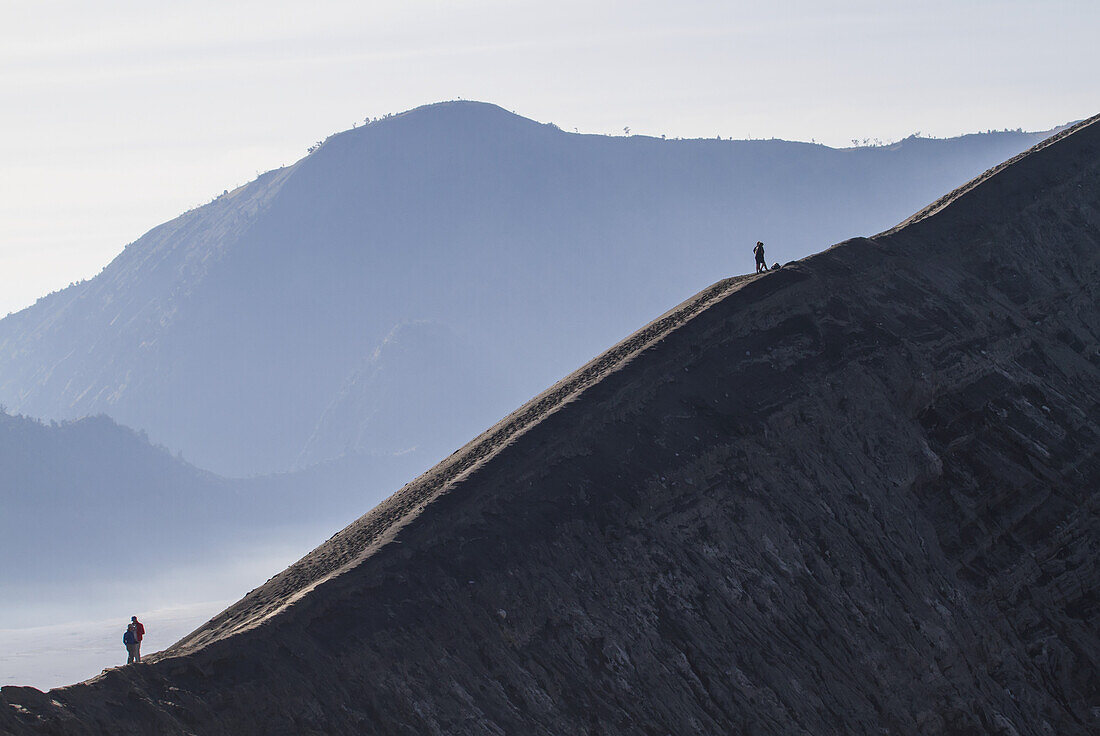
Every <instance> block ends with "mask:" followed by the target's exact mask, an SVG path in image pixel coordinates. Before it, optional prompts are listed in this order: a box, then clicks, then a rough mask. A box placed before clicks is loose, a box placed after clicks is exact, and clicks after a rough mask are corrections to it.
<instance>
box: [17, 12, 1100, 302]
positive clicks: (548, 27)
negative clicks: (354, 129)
mask: <svg viewBox="0 0 1100 736" xmlns="http://www.w3.org/2000/svg"><path fill="white" fill-rule="evenodd" d="M1098 28H1100V3H1097V2H1096V1H1095V0H1045V1H1044V2H1036V0H1028V1H1026V2H1024V1H1021V0H988V1H986V0H952V1H950V2H947V1H941V0H931V1H928V0H926V1H922V2H912V0H909V1H908V2H904V3H903V2H892V1H891V0H874V1H873V2H872V1H864V0H858V1H857V0H848V1H843V2H831V3H830V2H821V1H820V0H787V1H783V0H773V1H772V2H766V3H762V2H759V1H758V0H755V1H754V2H730V1H728V0H727V1H724V2H718V1H708V2H704V1H701V0H679V1H678V2H675V3H673V2H647V1H646V0H635V1H634V2H600V1H599V0H586V1H585V2H579V1H575V0H558V2H554V3H548V2H524V1H522V0H509V1H508V2H504V1H503V0H500V1H498V0H464V1H459V2H455V1H454V0H452V1H451V2H430V1H426V0H375V1H373V2H372V1H371V0H350V1H337V0H329V1H324V0H320V1H318V0H314V1H313V2H309V3H305V2H296V3H288V2H279V1H278V0H263V1H262V2H260V1H253V0H246V1H235V0H217V1H216V2H215V1H213V0H190V1H189V2H186V3H166V2H155V1H154V2H150V1H149V0H140V1H139V2H110V1H107V2H100V3H90V2H87V1H86V0H35V1H34V2H22V1H16V0H0V100H2V101H3V108H2V114H0V133H2V135H0V172H2V173H0V316H2V315H3V314H5V313H6V312H8V311H9V310H13V309H17V308H21V307H23V306H26V305H27V304H29V303H31V302H33V301H34V299H35V298H36V297H38V296H40V295H42V294H44V293H46V292H48V291H51V290H53V289H57V288H60V287H62V286H64V285H66V284H67V283H68V282H70V281H73V280H79V279H81V278H84V277H88V276H91V275H94V274H95V273H96V272H97V271H98V270H99V269H100V268H101V267H102V266H103V265H105V264H106V263H107V262H108V261H109V260H110V259H111V258H112V257H113V256H114V255H115V254H116V253H118V251H120V250H121V249H122V247H123V246H124V245H125V244H126V243H127V242H129V241H132V240H135V239H136V238H138V237H139V236H140V235H141V234H142V233H144V232H145V231H146V230H148V229H149V228H151V227H152V226H154V225H156V224H158V223H160V222H163V221H165V220H168V219H170V218H172V217H174V216H175V215H177V214H179V213H181V212H182V211H184V210H186V209H188V208H190V207H193V206H195V205H198V204H202V203H204V202H206V201H208V200H209V199H210V198H211V197H213V196H214V195H215V194H217V193H219V192H221V191H222V190H223V189H232V188H233V187H234V186H236V185H239V184H243V183H245V182H247V181H249V180H250V179H252V178H254V177H255V176H256V174H257V173H259V172H262V171H266V170H268V169H272V168H276V167H278V166H280V165H283V164H287V163H291V162H293V161H294V160H296V159H298V158H300V157H301V156H302V155H304V153H305V149H306V148H307V146H309V145H310V144H311V143H313V142H314V141H316V140H318V139H320V138H324V137H325V136H326V135H328V134H330V133H333V132H336V131H338V130H342V129H345V128H349V127H351V125H352V123H354V122H357V121H362V120H363V118H364V117H367V116H379V115H382V114H384V113H387V112H400V111H402V110H405V109H408V108H411V107H415V106H417V105H421V104H425V103H429V102H435V101H439V100H446V99H455V98H459V97H461V98H464V99H479V100H486V101H490V102H495V103H497V104H499V105H501V106H503V107H505V108H508V109H510V110H514V111H515V112H518V113H520V114H521V115H525V116H527V117H531V118H534V119H536V120H539V121H543V122H554V123H557V124H558V125H559V126H560V127H562V128H563V129H565V130H573V129H574V128H577V129H579V130H580V131H581V132H595V133H615V134H621V132H622V129H623V127H624V126H629V127H630V128H631V130H632V131H633V132H635V133H644V134H653V135H660V134H662V133H664V134H667V135H668V136H670V137H675V136H683V137H699V136H702V137H713V136H715V135H722V136H723V137H731V136H732V137H736V138H745V137H750V136H751V137H758V138H759V137H772V136H775V137H780V138H788V139H800V140H809V139H811V138H816V139H817V141H818V142H826V143H828V144H830V145H847V144H848V141H849V140H850V139H852V138H865V137H878V138H882V139H897V138H901V137H904V136H906V135H908V134H910V133H913V132H915V131H921V132H923V133H924V134H925V135H936V136H947V135H955V134H959V133H965V132H972V131H976V130H986V129H988V128H997V129H999V128H1005V127H1009V128H1016V127H1023V128H1025V129H1031V130H1039V129H1047V128H1050V127H1052V126H1054V125H1056V124H1060V123H1064V122H1067V121H1070V120H1074V119H1079V118H1082V117H1087V116H1089V115H1092V114H1094V113H1095V112H1097V111H1098V110H1097V108H1098V107H1100V94H1098V93H1100V82H1098V81H1097V80H1098V76H1097V74H1096V70H1097V69H1100V51H1098V49H1100V45H1098V44H1097V43H1096V39H1095V34H1096V31H1097V29H1098Z"/></svg>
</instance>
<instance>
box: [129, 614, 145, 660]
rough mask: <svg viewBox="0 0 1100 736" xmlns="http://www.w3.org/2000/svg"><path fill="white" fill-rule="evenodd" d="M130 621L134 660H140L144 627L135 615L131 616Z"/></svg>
mask: <svg viewBox="0 0 1100 736" xmlns="http://www.w3.org/2000/svg"><path fill="white" fill-rule="evenodd" d="M130 621H131V622H132V625H133V627H134V661H135V662H140V661H141V640H142V638H143V637H144V636H145V627H144V626H142V625H141V622H140V621H138V620H137V616H131V617H130Z"/></svg>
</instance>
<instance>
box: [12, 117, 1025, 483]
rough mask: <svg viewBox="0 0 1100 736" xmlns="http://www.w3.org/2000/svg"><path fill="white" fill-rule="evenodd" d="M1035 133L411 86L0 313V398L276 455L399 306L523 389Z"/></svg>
mask: <svg viewBox="0 0 1100 736" xmlns="http://www.w3.org/2000/svg"><path fill="white" fill-rule="evenodd" d="M1039 137H1040V136H1038V135H1036V134H1016V133H998V134H982V135H972V136H964V137H962V138H957V139H951V140H924V139H916V138H913V139H907V140H905V141H903V142H901V143H898V144H895V145H892V146H889V147H884V148H861V149H852V150H834V149H830V148H826V147H824V146H818V145H810V144H804V143H788V142H783V141H718V140H688V141H664V140H657V139H652V138H643V137H631V138H615V137H604V136H591V135H575V134H570V133H565V132H562V131H561V130H558V129H557V128H555V127H553V126H550V125H540V124H538V123H535V122H532V121H530V120H526V119H524V118H521V117H519V116H516V115H513V114H510V113H507V112H505V111H504V110H501V109H500V108H498V107H495V106H493V105H487V104H481V103H466V102H458V103H444V104H438V105H430V106H427V107H423V108H418V109H416V110H412V111H410V112H408V113H404V114H402V115H397V116H394V117H391V118H388V119H385V120H382V121H380V122H377V123H374V124H372V125H369V126H365V127H362V128H359V129H355V130H350V131H346V132H344V133H341V134H339V135H335V136H333V137H331V138H330V139H329V140H328V141H326V142H325V144H324V145H322V146H321V147H320V149H319V150H317V151H316V152H315V153H313V154H312V155H310V156H308V157H306V158H304V159H303V160H301V161H299V162H298V163H296V164H294V165H293V166H290V167H288V168H285V169H281V170H278V171H273V172H270V173H268V174H265V175H263V176H261V177H260V178H259V179H257V180H256V181H255V182H253V183H251V184H249V185H247V186H244V187H241V188H240V189H238V190H236V191H234V192H231V193H229V194H228V195H227V196H224V197H221V198H219V199H218V200H217V201H215V202H213V203H211V204H209V205H207V206H205V207H202V208H199V209H197V210H194V211H191V212H188V213H187V214H185V215H183V216H181V217H179V218H177V219H176V220H173V221H172V222H169V223H166V224H164V225H161V226H159V227H157V228H155V229H154V230H152V231H150V232H149V233H148V234H146V235H145V236H144V237H142V238H141V239H139V240H138V241H137V242H135V243H132V244H131V245H129V246H128V247H127V248H126V250H125V251H124V252H123V253H122V254H121V255H119V256H118V257H117V258H116V259H115V260H114V261H113V262H112V263H111V264H110V265H108V266H107V267H106V268H105V269H104V270H103V272H102V273H101V274H100V275H99V276H98V277H96V278H95V279H92V280H91V281H89V282H86V283H82V284H79V285H76V286H72V287H70V288H68V289H66V290H64V291H62V292H60V293H56V294H53V295H51V296H49V297H47V298H44V299H42V300H41V301H40V302H39V303H37V304H36V305H34V306H33V307H31V308H29V309H27V310H24V311H22V312H20V313H18V314H15V315H12V316H10V317H8V318H6V319H4V320H0V401H3V402H5V403H6V404H7V405H8V406H9V407H11V408H12V409H13V410H14V411H18V412H22V413H25V414H29V415H33V416H42V417H50V418H58V419H62V418H74V417H79V416H84V415H87V414H95V413H100V412H102V413H107V414H109V415H110V416H112V417H113V418H115V419H117V420H118V421H120V422H122V423H123V424H126V425H128V426H133V427H137V428H141V429H145V430H146V431H148V432H149V435H150V437H152V438H153V440H154V441H156V442H158V443H161V444H164V445H166V446H168V447H171V448H173V449H174V450H182V451H183V453H184V455H185V456H186V457H187V458H188V459H189V460H191V461H193V462H195V463H197V464H198V465H200V466H202V467H205V468H209V469H211V470H215V471H217V472H220V473H223V474H225V473H229V474H250V473H257V472H270V471H273V470H285V469H288V468H290V467H292V466H293V463H294V462H295V460H296V459H297V458H300V457H308V458H311V459H325V458H332V457H335V456H337V455H339V454H340V453H341V452H342V451H343V449H344V448H345V447H347V446H348V445H349V444H354V441H353V437H348V436H338V435H337V433H335V432H332V431H322V432H320V433H318V431H317V429H318V423H319V422H321V421H322V415H323V414H324V413H325V412H326V410H330V409H331V407H332V405H333V402H334V401H335V400H337V398H338V397H339V395H340V394H341V392H342V391H344V388H345V387H346V386H347V384H348V382H349V381H350V380H352V376H353V374H354V373H355V372H356V371H357V370H359V369H360V367H361V366H362V365H363V363H364V361H366V360H368V359H369V356H371V355H372V354H373V353H374V352H375V351H376V350H377V349H378V348H379V346H381V345H382V343H383V341H384V340H385V338H386V336H387V335H388V334H389V333H390V332H391V330H393V329H394V327H395V326H396V325H398V324H401V323H406V322H410V321H418V320H424V321H429V322H434V323H437V324H440V325H443V326H445V327H446V328H447V329H449V330H451V331H452V332H453V333H454V334H456V335H461V338H460V339H461V340H463V341H464V343H465V347H464V350H465V351H467V352H469V353H471V354H476V355H479V356H481V360H482V361H483V366H485V370H484V371H479V370H475V369H473V368H472V367H471V370H470V372H469V373H468V376H467V380H468V381H469V385H468V386H467V390H466V391H462V392H459V394H458V398H459V399H462V398H463V397H464V396H465V395H466V394H469V395H470V396H482V395H485V394H486V391H490V392H495V393H493V397H494V403H495V404H496V405H500V406H514V405H515V404H516V403H518V401H520V400H521V399H522V398H523V397H524V396H526V395H529V394H530V393H532V392H534V391H537V390H540V389H541V388H543V387H545V386H546V385H548V384H549V383H551V382H552V381H553V380H555V379H556V378H558V377H559V376H561V375H563V374H564V373H565V372H566V371H567V370H568V369H569V368H570V367H571V366H573V365H575V364H577V363H578V362H581V361H583V360H586V359H587V358H589V357H590V356H591V355H593V354H595V353H596V352H597V351H598V349H599V348H601V347H602V346H604V345H606V344H608V343H609V342H611V341H612V340H613V339H614V338H615V337H616V336H618V335H621V334H623V333H625V332H627V331H628V330H630V329H632V328H633V327H634V326H636V325H637V324H639V323H640V322H642V321H644V319H645V318H646V316H647V315H649V314H652V313H654V312H655V311H661V310H663V309H666V308H668V307H669V306H670V305H672V304H675V303H676V302H678V301H680V300H681V299H683V298H684V297H685V296H686V295H687V294H690V293H693V292H694V291H697V290H698V289H699V288H701V287H702V286H703V285H705V284H708V283H710V282H711V281H713V280H714V278H715V277H716V276H717V275H721V274H724V273H730V272H737V271H743V270H748V268H749V265H750V261H751V256H750V254H749V252H750V249H751V246H752V244H753V243H754V242H755V241H756V240H758V239H762V240H764V241H766V243H767V244H768V247H769V249H770V250H769V254H770V260H771V261H785V260H789V259H790V258H792V257H797V256H803V255H805V254H807V253H810V252H812V251H815V250H818V249H819V248H821V247H822V246H824V245H825V244H827V243H830V242H833V241H834V240H837V239H839V238H841V237H847V236H848V235H850V234H852V233H854V232H855V233H858V232H875V231H878V230H881V229H883V228H885V227H888V226H890V225H893V224H894V223H896V222H898V221H899V220H900V219H901V218H902V217H904V216H906V215H907V214H909V213H911V212H912V211H914V210H915V209H916V208H918V207H920V206H922V205H923V204H925V203H926V202H928V201H929V200H931V199H932V198H934V197H935V196H938V195H939V194H940V193H941V192H943V191H945V190H947V189H949V188H951V187H954V186H956V185H958V184H960V183H962V182H963V181H965V180H967V179H968V178H970V177H972V176H975V175H976V174H978V173H980V172H981V171H982V170H984V169H985V168H987V167H989V166H991V165H993V164H995V163H997V162H999V161H1002V160H1004V159H1005V158H1007V157H1009V156H1011V155H1013V154H1015V153H1017V152H1019V151H1021V150H1023V149H1025V148H1026V147H1028V146H1029V145H1031V144H1033V143H1034V142H1035V141H1036V140H1038V138H1039ZM447 349H449V348H447V346H446V345H440V346H439V350H440V351H441V352H442V351H446V350H447ZM424 350H425V352H424V354H425V356H430V355H431V349H430V348H429V347H428V346H425V347H424ZM426 359H427V360H428V361H429V362H431V363H433V364H434V365H435V368H437V369H439V370H441V371H445V370H446V367H445V366H444V365H443V361H442V360H440V359H438V358H437V359H435V360H434V361H433V360H432V358H431V357H426ZM488 366H492V367H493V368H492V370H491V371H490V370H489V368H488ZM430 373H431V370H427V371H425V372H418V373H417V374H416V375H417V380H414V379H413V377H412V376H410V377H409V379H408V380H406V381H404V382H396V383H392V384H390V388H391V390H392V391H393V393H392V394H391V396H390V397H389V398H387V399H386V400H385V401H381V400H380V401H381V403H380V405H382V404H384V405H385V406H386V412H387V413H386V415H384V416H383V415H379V416H377V417H376V419H375V420H374V424H375V425H376V426H377V427H379V428H384V427H386V426H388V425H389V424H391V423H392V424H395V425H396V424H400V423H401V422H402V416H404V415H406V414H408V413H409V411H414V410H413V409H411V408H410V407H408V406H406V405H404V404H403V403H402V397H415V396H417V395H419V394H421V393H422V391H423V390H424V384H423V382H422V380H424V378H423V377H424V376H426V375H428V374H430ZM490 374H493V375H490ZM437 375H442V374H437ZM494 375H495V376H497V377H499V376H505V377H510V378H511V379H514V380H506V381H502V382H501V381H497V380H496V379H495V378H494V377H493V376H494ZM427 380H429V381H430V380H434V379H427ZM418 381H420V382H418ZM479 409H481V405H480V404H475V402H474V401H473V400H472V399H470V400H466V403H465V404H463V405H461V406H456V408H455V417H454V420H455V422H457V424H453V423H448V424H447V430H448V431H447V432H445V433H440V432H438V431H436V430H437V428H438V427H441V426H442V423H439V422H428V424H427V425H426V426H421V427H419V428H417V430H416V435H417V436H416V438H415V441H414V442H412V443H411V444H414V445H416V446H418V447H419V448H420V452H421V453H422V454H423V458H422V459H425V460H426V459H431V460H432V461H434V459H436V458H437V457H438V456H440V455H442V454H445V453H446V452H450V451H451V450H453V449H454V446H453V444H451V442H452V437H453V431H452V430H453V429H454V428H457V429H458V431H459V435H458V436H466V435H468V434H470V433H473V432H477V431H479V430H481V429H483V428H484V427H485V426H486V425H487V422H488V421H491V419H489V420H486V419H485V418H484V416H485V415H484V412H483V411H479ZM329 429H330V430H331V429H333V425H332V424H331V423H330V424H329ZM348 429H349V431H353V432H354V431H355V430H354V429H353V428H352V426H351V425H348ZM383 431H384V430H383ZM322 440H323V442H322ZM307 444H308V450H307V449H306V447H307Z"/></svg>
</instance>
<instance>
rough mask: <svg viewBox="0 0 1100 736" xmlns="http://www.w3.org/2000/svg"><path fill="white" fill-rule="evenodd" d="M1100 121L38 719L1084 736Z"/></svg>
mask: <svg viewBox="0 0 1100 736" xmlns="http://www.w3.org/2000/svg"><path fill="white" fill-rule="evenodd" d="M1098 292H1100V123H1098V122H1096V120H1095V119H1094V120H1093V121H1090V122H1088V123H1086V124H1084V125H1082V126H1080V127H1079V128H1077V129H1076V130H1075V131H1074V132H1072V133H1071V134H1069V135H1066V136H1063V137H1062V138H1060V139H1059V140H1056V141H1053V142H1051V143H1049V144H1046V145H1044V146H1041V147H1039V148H1038V149H1036V150H1033V151H1032V152H1030V153H1029V154H1027V155H1025V156H1024V157H1022V158H1020V159H1019V160H1015V161H1013V162H1011V163H1010V164H1009V165H1007V166H1005V167H1003V168H1001V169H1000V170H998V171H995V172H993V173H991V174H990V175H987V176H985V177H983V178H982V179H981V180H977V181H976V182H975V183H973V184H972V185H969V186H968V187H966V188H964V189H963V190H960V191H958V192H956V193H954V194H953V196H952V197H950V198H948V199H945V200H944V201H941V202H939V203H936V204H935V205H933V206H932V207H931V208H929V210H928V211H926V212H924V213H921V214H920V215H918V216H915V217H914V218H913V219H912V220H911V221H909V222H908V223H906V224H905V225H904V226H901V227H899V228H897V229H895V230H893V231H890V232H888V233H884V234H882V235H880V236H877V237H875V238H872V239H860V240H854V241H849V242H846V243H843V244H841V245H838V246H836V247H834V248H832V249H831V250H829V251H827V252H825V253H823V254H821V255H818V256H815V257H812V258H810V259H807V260H805V261H803V262H799V263H796V264H791V265H790V266H788V267H784V268H783V269H782V270H780V271H778V272H774V273H766V274H764V275H762V276H758V277H757V276H753V277H747V278H741V279H733V280H729V281H725V282H720V283H719V284H716V285H715V286H714V287H712V288H711V289H708V290H707V291H705V292H703V293H702V294H700V295H699V296H698V297H696V298H695V299H693V300H691V301H689V302H686V303H685V304H684V305H681V307H679V308H678V309H677V310H674V311H673V312H670V313H669V314H668V315H665V316H664V317H662V318H661V319H659V320H657V321H656V322H654V323H653V324H651V325H650V326H648V327H647V328H645V329H643V330H641V331H640V332H639V333H637V334H635V335H634V336H632V337H631V338H629V339H628V340H627V341H625V342H624V343H622V344H621V345H619V346H617V347H616V348H613V349H612V350H611V351H610V352H609V353H607V354H605V356H602V357H601V358H599V359H597V360H596V361H594V362H593V363H591V364H589V365H588V366H586V367H585V368H582V369H581V370H580V371H578V372H577V373H576V374H574V375H573V376H571V377H570V378H568V379H566V380H565V381H563V382H562V383H560V384H558V385H557V386H555V387H554V388H552V389H550V390H549V391H548V392H547V393H546V394H544V395H542V396H540V397H536V399H534V400H532V402H531V403H529V404H528V405H527V406H525V407H523V408H521V409H520V410H518V411H517V412H516V413H515V414H513V415H512V416H511V417H509V418H508V419H506V420H504V422H502V423H501V424H500V425H498V426H497V427H495V428H494V429H492V430H490V431H489V432H487V433H486V434H485V435H482V436H481V437H479V438H477V439H476V440H474V441H473V442H471V443H470V444H469V445H467V446H466V447H465V448H463V449H462V450H460V451H459V452H458V453H456V454H455V455H454V456H452V457H451V458H449V459H448V460H447V461H445V462H444V463H441V464H440V465H439V466H437V467H436V468H435V469H433V470H432V471H430V472H429V473H427V474H425V475H424V476H422V477H421V478H419V479H418V480H416V481H414V482H413V483H411V484H409V486H406V487H405V488H404V489H402V490H401V491H399V492H398V493H397V494H395V495H394V496H393V497H392V498H391V499H389V500H388V501H386V502H385V503H383V504H382V505H380V506H379V507H378V508H376V509H375V510H374V511H372V512H370V513H369V514H367V515H366V516H364V517H363V518H361V519H360V520H359V521H357V522H355V523H354V524H352V525H351V526H350V527H348V528H347V529H345V530H343V531H341V532H340V533H338V534H337V535H335V536H334V537H333V538H332V539H331V540H329V542H327V543H326V544H325V545H322V546H321V547H320V548H318V549H317V550H316V551H315V552H314V553H312V554H311V555H310V556H308V557H306V558H304V559H303V560H302V561H300V562H299V563H297V564H296V565H294V566H292V567H291V568H289V569H288V570H287V571H286V572H284V573H282V574H281V575H279V576H276V577H275V578H273V579H272V580H270V581H268V583H266V584H265V585H263V586H261V587H260V588H258V589H257V590H255V591H253V593H251V594H250V595H249V596H248V597H246V598H245V599H243V600H242V601H241V602H240V603H238V604H236V605H235V606H233V607H232V608H230V609H229V610H227V611H226V612H225V613H224V614H222V615H221V616H219V617H218V618H216V619H215V620H213V621H212V622H211V623H210V624H208V625H207V626H205V627H204V628H203V629H200V630H199V631H197V632H195V634H193V635H191V636H190V637H188V638H187V639H185V640H184V641H182V642H180V643H179V644H177V645H176V646H175V647H173V648H172V649H171V650H169V651H168V652H165V653H164V654H162V655H160V656H159V657H157V658H155V661H154V663H153V664H150V665H146V666H141V667H131V668H124V669H117V670H112V671H110V672H108V673H106V674H105V675H104V676H102V677H100V678H97V679H95V680H92V681H90V682H88V683H83V684H80V685H75V686H72V687H69V688H65V689H61V690H56V691H52V692H51V693H49V694H40V693H38V692H37V691H33V690H29V689H14V688H5V689H4V691H3V703H2V704H0V727H2V728H5V729H7V730H8V731H11V732H15V733H24V732H25V733H56V734H69V733H74V734H75V733H112V734H128V733H135V734H137V733H166V734H177V733H178V734H186V733H201V734H253V733H255V734H277V733H288V734H289V733H295V734H300V733H325V734H340V733H349V734H350V733H377V734H424V733H439V734H486V733H500V734H513V733H529V734H564V733H590V734H620V733H621V734H639V733H640V734H654V735H663V734H669V733H672V734H686V733H715V734H718V733H723V734H724V733H746V734H795V733H813V734H825V733H844V734H847V733H914V734H918V733H919V734H986V733H1000V734H1048V733H1049V734H1085V733H1095V732H1096V730H1097V729H1098V728H1100V723H1098V721H1097V713H1096V707H1097V703H1098V702H1100V701H1098V698H1100V693H1098V691H1097V682H1100V679H1098V677H1097V659H1098V657H1100V642H1098V634H1097V628H1096V623H1095V621H1096V589H1097V580H1098V573H1097V569H1096V564H1097V563H1096V560H1097V552H1098V550H1097V547H1098V545H1100V542H1098V540H1100V535H1098V534H1097V532H1098V521H1097V518H1098V517H1097V504H1098V498H1100V495H1098V494H1097V488H1098V487H1100V452H1098V450H1100V334H1098V330H1100V307H1098V305H1100V293H1098Z"/></svg>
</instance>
